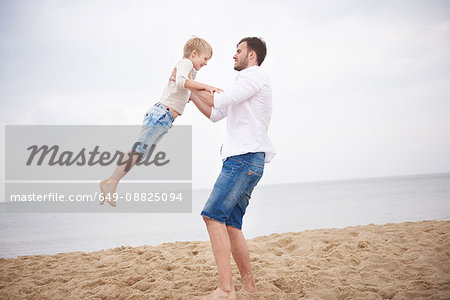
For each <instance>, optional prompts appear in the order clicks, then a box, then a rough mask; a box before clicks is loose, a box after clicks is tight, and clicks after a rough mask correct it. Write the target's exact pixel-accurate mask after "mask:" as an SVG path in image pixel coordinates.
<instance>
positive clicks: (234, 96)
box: [214, 72, 261, 108]
mask: <svg viewBox="0 0 450 300" xmlns="http://www.w3.org/2000/svg"><path fill="white" fill-rule="evenodd" d="M255 75H256V74H255V72H247V73H246V74H244V75H242V76H239V78H238V79H237V80H236V81H235V82H234V83H233V85H231V86H230V87H229V88H227V89H226V90H225V91H224V92H223V93H215V94H214V107H215V108H224V107H227V106H228V105H231V104H238V103H240V102H242V101H245V100H247V99H250V98H251V97H252V96H253V95H255V94H256V93H257V92H258V90H259V89H260V88H261V87H260V85H261V80H258V79H259V78H258V76H255Z"/></svg>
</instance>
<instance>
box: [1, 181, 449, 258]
mask: <svg viewBox="0 0 450 300" xmlns="http://www.w3.org/2000/svg"><path fill="white" fill-rule="evenodd" d="M209 193H210V190H194V191H193V192H192V196H193V200H192V201H193V203H192V212H191V213H176V214H175V213H127V214H119V213H102V214H97V213H9V212H5V209H4V205H5V204H4V203H0V257H2V258H5V257H17V256H25V255H37V254H44V255H45V254H57V253H61V252H73V251H82V252H92V251H97V250H101V249H110V248H115V247H120V246H142V245H152V246H156V245H160V244H162V243H171V242H177V241H207V240H208V234H207V232H206V228H205V225H204V223H203V220H202V218H201V216H200V212H201V210H202V207H203V205H204V203H205V201H206V200H207V199H208V195H209ZM449 219H450V173H444V174H431V175H416V176H401V177H385V178H370V179H354V180H339V181H324V182H303V183H289V184H277V185H261V186H257V187H256V188H255V190H254V192H253V194H252V198H251V199H250V204H249V207H248V209H247V213H246V215H245V218H244V224H243V233H244V235H245V236H246V238H249V239H250V238H254V237H257V236H262V235H270V234H272V233H284V232H299V231H305V230H311V229H321V228H344V227H348V226H356V225H367V224H386V223H400V222H408V221H412V222H415V221H423V220H449Z"/></svg>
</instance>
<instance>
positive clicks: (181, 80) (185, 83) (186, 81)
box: [170, 64, 223, 95]
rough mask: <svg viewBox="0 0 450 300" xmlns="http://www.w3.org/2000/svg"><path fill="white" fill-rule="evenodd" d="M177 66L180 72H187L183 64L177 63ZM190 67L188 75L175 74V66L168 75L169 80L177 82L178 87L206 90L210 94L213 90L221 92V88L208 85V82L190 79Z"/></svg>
mask: <svg viewBox="0 0 450 300" xmlns="http://www.w3.org/2000/svg"><path fill="white" fill-rule="evenodd" d="M177 66H178V67H181V68H182V72H181V73H185V72H186V73H187V72H188V71H187V70H186V68H185V66H183V65H181V64H178V65H177ZM191 73H192V69H191V70H190V71H189V75H187V76H186V75H182V74H179V75H178V76H177V68H176V67H175V68H174V69H173V71H172V76H171V77H170V80H171V81H175V82H176V83H177V85H179V86H180V87H183V88H185V89H189V90H191V91H202V90H205V91H208V92H209V93H210V94H211V95H213V94H214V92H223V90H222V89H220V88H217V87H214V86H210V85H208V84H205V83H201V82H198V81H195V80H192V79H191V78H192V75H191Z"/></svg>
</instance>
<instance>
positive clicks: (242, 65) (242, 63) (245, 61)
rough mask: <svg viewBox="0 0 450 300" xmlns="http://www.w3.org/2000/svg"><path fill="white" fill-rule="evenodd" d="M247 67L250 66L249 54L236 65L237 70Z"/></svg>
mask: <svg viewBox="0 0 450 300" xmlns="http://www.w3.org/2000/svg"><path fill="white" fill-rule="evenodd" d="M247 67H248V55H247V56H246V57H245V59H243V60H241V61H240V62H239V63H238V64H237V65H235V66H234V69H235V70H236V71H242V70H244V69H245V68H247Z"/></svg>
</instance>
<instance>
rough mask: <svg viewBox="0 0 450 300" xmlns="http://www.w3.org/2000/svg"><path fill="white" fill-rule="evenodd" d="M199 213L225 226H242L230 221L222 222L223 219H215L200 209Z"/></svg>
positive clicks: (240, 227)
mask: <svg viewBox="0 0 450 300" xmlns="http://www.w3.org/2000/svg"><path fill="white" fill-rule="evenodd" d="M201 215H202V217H205V218H207V219H210V220H213V221H215V222H217V223H220V224H224V225H226V226H232V227H234V228H236V229H239V230H242V226H240V225H239V224H234V223H230V222H224V221H220V220H217V219H216V218H214V217H211V216H208V214H207V213H206V212H203V211H202V213H201Z"/></svg>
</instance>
